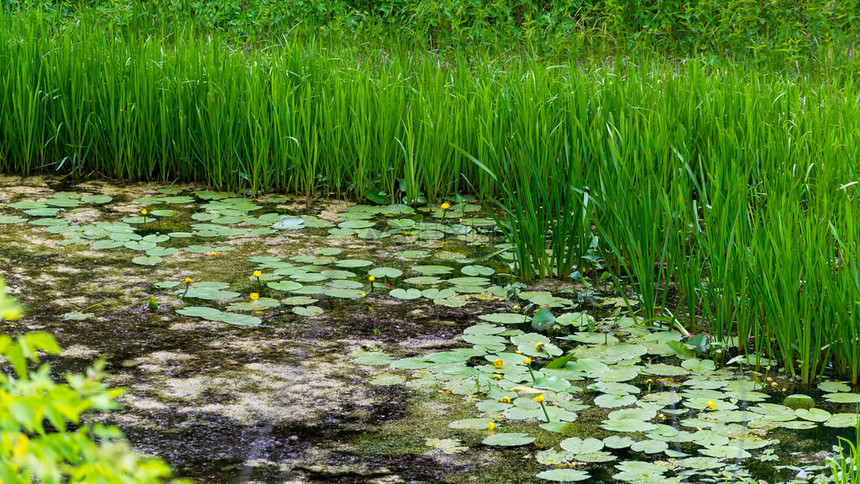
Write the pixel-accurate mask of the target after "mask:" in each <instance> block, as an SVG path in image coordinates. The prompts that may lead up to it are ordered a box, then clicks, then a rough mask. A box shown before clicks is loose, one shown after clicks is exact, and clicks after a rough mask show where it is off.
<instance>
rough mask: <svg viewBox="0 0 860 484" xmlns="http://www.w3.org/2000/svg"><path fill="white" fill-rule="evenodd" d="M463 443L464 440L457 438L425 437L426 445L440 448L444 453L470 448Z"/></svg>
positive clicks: (454, 452)
mask: <svg viewBox="0 0 860 484" xmlns="http://www.w3.org/2000/svg"><path fill="white" fill-rule="evenodd" d="M462 444H463V442H461V441H459V440H456V439H424V445H427V446H428V447H433V448H434V449H436V450H440V451H442V453H444V454H456V453H458V452H465V451H467V450H469V448H468V447H466V446H464V445H462Z"/></svg>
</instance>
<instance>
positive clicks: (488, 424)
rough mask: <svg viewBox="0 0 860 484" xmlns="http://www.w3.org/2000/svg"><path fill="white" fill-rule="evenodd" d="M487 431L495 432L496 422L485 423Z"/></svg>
mask: <svg viewBox="0 0 860 484" xmlns="http://www.w3.org/2000/svg"><path fill="white" fill-rule="evenodd" d="M487 430H489V431H490V432H492V431H493V430H496V422H487Z"/></svg>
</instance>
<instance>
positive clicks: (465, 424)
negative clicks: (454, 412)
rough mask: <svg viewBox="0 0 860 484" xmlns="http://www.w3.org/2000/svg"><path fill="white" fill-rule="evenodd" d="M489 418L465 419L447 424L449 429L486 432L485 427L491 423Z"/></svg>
mask: <svg viewBox="0 0 860 484" xmlns="http://www.w3.org/2000/svg"><path fill="white" fill-rule="evenodd" d="M492 421H493V419H491V418H466V419H462V420H455V421H453V422H451V423H449V424H448V428H449V429H472V430H487V425H488V424H489V423H490V422H492Z"/></svg>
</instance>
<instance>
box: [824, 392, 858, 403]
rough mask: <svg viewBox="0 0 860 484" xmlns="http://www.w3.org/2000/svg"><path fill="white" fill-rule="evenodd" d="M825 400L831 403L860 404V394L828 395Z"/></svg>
mask: <svg viewBox="0 0 860 484" xmlns="http://www.w3.org/2000/svg"><path fill="white" fill-rule="evenodd" d="M824 399H825V400H827V401H828V402H830V403H860V393H828V394H826V395H824Z"/></svg>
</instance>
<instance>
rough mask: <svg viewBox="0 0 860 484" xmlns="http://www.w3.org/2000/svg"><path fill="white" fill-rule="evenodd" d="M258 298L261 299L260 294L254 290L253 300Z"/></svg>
mask: <svg viewBox="0 0 860 484" xmlns="http://www.w3.org/2000/svg"><path fill="white" fill-rule="evenodd" d="M257 299H260V295H259V294H257V293H256V292H252V293H251V300H252V301H256V300H257Z"/></svg>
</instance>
